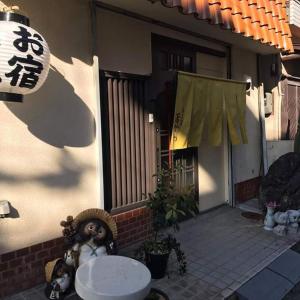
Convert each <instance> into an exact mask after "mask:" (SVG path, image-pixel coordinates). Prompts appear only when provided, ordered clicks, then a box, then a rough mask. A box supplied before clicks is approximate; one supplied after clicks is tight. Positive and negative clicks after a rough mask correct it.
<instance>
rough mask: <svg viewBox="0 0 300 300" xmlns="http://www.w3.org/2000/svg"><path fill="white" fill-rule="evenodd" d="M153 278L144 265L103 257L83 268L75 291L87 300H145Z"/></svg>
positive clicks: (79, 271)
mask: <svg viewBox="0 0 300 300" xmlns="http://www.w3.org/2000/svg"><path fill="white" fill-rule="evenodd" d="M150 282H151V274H150V271H149V270H148V269H147V267H146V266H144V265H143V264H142V263H140V262H138V261H136V260H134V259H131V258H128V257H124V256H115V255H108V256H100V257H97V258H94V259H91V260H89V261H88V262H86V263H84V264H82V265H81V266H80V267H79V268H78V269H77V272H76V278H75V289H76V292H77V294H78V295H79V296H80V297H81V298H83V299H86V300H143V299H144V298H145V297H146V296H147V295H148V294H149V292H150Z"/></svg>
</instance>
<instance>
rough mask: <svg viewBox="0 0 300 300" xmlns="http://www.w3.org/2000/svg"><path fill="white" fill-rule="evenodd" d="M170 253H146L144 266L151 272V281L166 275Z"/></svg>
mask: <svg viewBox="0 0 300 300" xmlns="http://www.w3.org/2000/svg"><path fill="white" fill-rule="evenodd" d="M169 255H170V253H166V254H152V253H146V266H147V267H148V269H149V270H150V272H151V277H152V278H153V279H160V278H163V277H164V276H165V274H166V270H167V265H168V260H169Z"/></svg>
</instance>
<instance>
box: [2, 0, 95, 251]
mask: <svg viewBox="0 0 300 300" xmlns="http://www.w3.org/2000/svg"><path fill="white" fill-rule="evenodd" d="M0 4H1V6H3V5H8V6H11V5H18V6H20V8H21V10H22V11H24V12H26V13H27V15H28V16H29V18H30V21H31V26H32V27H33V28H35V29H36V30H37V31H39V32H40V33H41V34H42V35H43V36H44V37H45V38H46V40H47V41H48V44H49V47H50V50H51V53H52V55H51V70H50V73H49V77H48V79H47V80H46V82H45V84H44V86H43V87H42V88H41V89H40V90H39V91H38V92H37V93H35V94H32V95H28V96H26V97H25V99H24V103H21V104H20V103H18V104H14V103H4V102H1V103H0V119H1V126H0V199H7V200H9V201H10V202H11V204H12V206H13V208H14V209H13V214H12V218H7V219H0V254H1V253H5V252H9V251H12V250H15V249H19V248H23V247H27V246H30V245H32V244H37V243H39V242H42V241H45V240H50V239H52V238H55V237H58V236H61V227H60V225H59V223H60V221H61V220H62V219H65V218H66V216H68V215H75V214H77V213H78V212H80V211H81V210H83V209H85V208H89V207H95V206H96V205H97V202H98V191H97V181H98V179H99V178H98V176H97V154H96V153H97V152H96V151H97V147H96V144H97V143H96V136H95V126H96V120H95V116H96V98H95V87H94V81H93V67H92V50H91V42H92V37H91V24H90V22H91V21H90V11H89V5H88V1H86V0H76V1H73V0H60V1H53V0H43V1H36V0H26V1H23V0H13V1H12V0H11V1H10V0H2V2H0Z"/></svg>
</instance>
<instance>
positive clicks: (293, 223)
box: [287, 209, 300, 229]
mask: <svg viewBox="0 0 300 300" xmlns="http://www.w3.org/2000/svg"><path fill="white" fill-rule="evenodd" d="M287 213H288V215H289V226H290V227H294V228H297V229H298V227H299V225H298V221H299V218H300V213H299V211H297V210H292V209H291V210H288V211H287Z"/></svg>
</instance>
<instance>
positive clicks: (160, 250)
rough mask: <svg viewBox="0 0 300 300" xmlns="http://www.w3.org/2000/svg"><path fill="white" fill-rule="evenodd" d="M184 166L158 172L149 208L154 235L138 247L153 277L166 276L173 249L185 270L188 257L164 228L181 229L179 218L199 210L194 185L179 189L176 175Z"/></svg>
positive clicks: (138, 253) (180, 269)
mask: <svg viewBox="0 0 300 300" xmlns="http://www.w3.org/2000/svg"><path fill="white" fill-rule="evenodd" d="M182 171H183V169H182V167H177V168H172V169H169V168H168V169H164V170H163V171H161V173H160V174H158V175H156V176H157V177H158V178H157V182H158V184H157V189H156V191H155V192H154V193H153V194H149V201H148V202H147V207H148V208H150V209H151V211H152V222H153V231H154V235H153V238H151V239H150V240H147V241H145V242H144V243H143V244H142V245H141V246H140V248H139V249H138V250H137V256H138V257H139V258H143V259H144V260H145V262H146V265H147V267H148V268H149V270H150V272H151V275H152V278H154V279H159V278H162V277H164V276H165V272H166V268H167V264H168V259H169V256H170V254H171V252H172V251H174V252H175V254H176V257H177V261H178V265H179V273H180V274H184V273H185V272H186V259H185V255H184V252H183V251H182V250H181V249H180V243H179V242H178V241H177V240H176V238H175V237H174V236H172V235H171V234H169V233H165V232H164V231H165V229H167V228H169V227H172V228H173V229H174V231H175V232H176V231H178V230H179V229H180V228H179V221H180V220H182V219H184V218H187V217H189V216H195V215H196V213H197V212H198V201H197V200H196V197H195V190H194V187H193V186H189V187H186V188H184V189H183V188H178V187H177V186H176V174H178V173H179V172H182Z"/></svg>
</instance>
